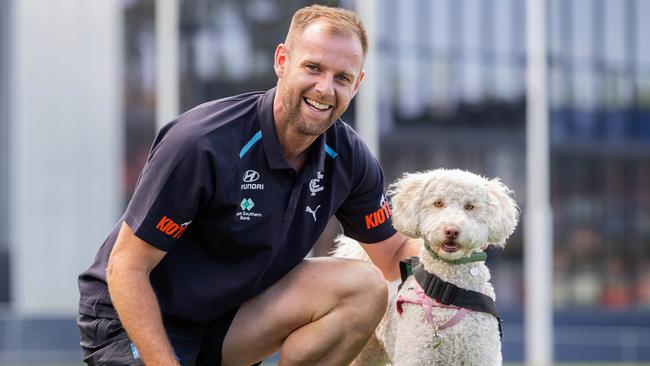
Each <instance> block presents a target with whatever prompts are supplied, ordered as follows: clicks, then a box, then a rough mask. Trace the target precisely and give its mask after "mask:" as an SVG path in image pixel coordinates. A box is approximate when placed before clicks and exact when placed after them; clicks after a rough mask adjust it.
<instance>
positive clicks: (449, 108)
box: [0, 0, 650, 365]
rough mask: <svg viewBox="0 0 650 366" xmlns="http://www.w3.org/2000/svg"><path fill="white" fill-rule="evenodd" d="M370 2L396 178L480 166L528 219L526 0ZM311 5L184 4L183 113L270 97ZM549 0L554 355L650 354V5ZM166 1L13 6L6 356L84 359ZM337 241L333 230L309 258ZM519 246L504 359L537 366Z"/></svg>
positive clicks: (4, 203) (0, 139)
mask: <svg viewBox="0 0 650 366" xmlns="http://www.w3.org/2000/svg"><path fill="white" fill-rule="evenodd" d="M366 1H374V2H375V9H376V14H375V16H376V22H377V23H376V24H377V29H376V31H375V32H376V34H375V35H374V38H373V39H371V40H370V41H371V47H374V49H375V52H377V56H378V57H377V65H376V66H375V67H376V70H377V71H376V72H375V75H376V80H374V83H375V84H374V85H375V86H376V92H377V93H378V95H377V98H378V101H379V102H378V106H377V107H378V108H379V111H380V113H379V115H378V119H377V121H376V122H377V124H378V128H379V154H378V155H379V156H378V158H379V159H380V161H381V164H382V166H383V168H384V172H385V175H386V181H387V182H391V181H393V180H394V179H395V178H397V177H399V176H400V175H401V174H402V173H403V172H406V171H417V170H425V169H432V168H438V167H448V168H462V169H468V170H472V171H474V172H477V173H480V174H483V175H486V176H488V177H495V176H498V177H501V179H502V180H503V181H504V182H505V183H506V184H507V185H508V186H509V187H511V188H512V189H513V190H514V191H515V194H516V200H517V201H518V203H519V205H520V207H521V208H522V212H526V183H527V182H526V174H525V171H526V165H525V164H526V155H525V153H526V140H525V127H526V122H525V117H526V103H525V101H526V99H525V92H526V85H525V71H526V70H525V66H526V53H525V41H526V38H525V2H524V1H523V0H401V1H392V0H366ZM311 3H312V1H299V0H278V1H271V0H239V1H235V0H183V1H181V2H180V12H179V24H180V28H179V29H180V44H179V47H180V65H179V73H180V80H181V87H180V95H179V98H180V110H181V111H185V110H187V109H189V108H191V107H193V106H195V105H197V104H200V103H202V102H205V101H208V100H212V99H216V98H221V97H225V96H229V95H232V94H237V93H242V92H247V91H253V90H266V89H268V88H271V87H273V86H274V85H275V81H276V78H275V74H274V72H273V68H272V66H273V52H274V49H275V46H276V45H277V44H278V43H279V42H282V41H283V40H284V36H285V35H286V31H287V29H288V25H289V22H290V19H291V15H292V14H293V12H294V11H295V10H297V9H298V8H300V7H302V6H304V5H308V4H311ZM320 3H324V4H329V5H340V6H343V7H346V8H350V9H354V7H355V4H356V3H358V2H355V1H352V0H348V1H344V0H342V1H327V2H320ZM547 4H548V5H547V6H548V7H547V9H548V10H547V14H548V20H547V30H548V33H547V37H548V48H549V53H548V62H549V74H548V76H549V79H548V83H549V84H548V85H549V90H548V97H549V103H550V105H549V107H550V155H551V156H550V158H551V163H550V173H551V182H550V187H551V204H552V211H553V227H554V236H553V278H554V279H553V287H552V289H553V310H554V330H553V341H552V343H553V347H554V355H555V359H556V360H557V361H558V362H576V361H585V362H588V361H602V362H605V361H607V362H610V363H614V364H621V363H642V362H646V363H647V362H650V42H648V40H647V38H646V37H647V36H648V34H650V22H649V21H648V19H650V0H549V1H548V2H547ZM155 7H156V2H155V1H154V0H90V1H89V0H56V1H42V0H0V364H2V365H14V364H16V365H17V364H39V363H45V362H60V363H66V362H68V363H75V362H78V361H79V359H80V351H79V348H78V338H79V336H78V332H77V329H76V325H75V323H74V320H75V317H76V304H77V301H78V292H77V287H76V286H77V285H76V276H77V275H78V273H79V272H81V271H82V270H83V269H84V268H85V267H86V266H88V265H89V264H90V263H91V261H92V257H93V256H94V254H95V252H96V250H97V249H98V247H99V245H100V244H101V243H102V242H103V240H104V239H105V236H106V235H107V234H108V233H109V231H110V229H111V228H112V227H113V225H114V224H115V223H116V220H117V219H118V218H119V217H120V216H121V213H122V210H123V209H124V208H125V206H126V203H127V202H128V200H129V198H130V196H131V193H132V192H133V189H134V185H135V181H136V179H137V177H138V174H139V172H140V169H141V168H142V166H143V164H144V161H145V159H146V156H147V152H148V149H149V146H150V144H151V141H152V139H153V137H154V134H155V130H156V122H155V119H156V59H155V54H156V43H155ZM362 88H363V86H362ZM355 109H356V108H355V106H354V105H351V108H350V109H349V110H348V112H346V114H345V115H344V117H343V119H344V120H345V121H346V122H348V123H349V124H351V125H352V126H355V120H356V118H355V117H356V115H355ZM339 230H340V229H339V226H338V225H337V223H336V222H332V224H331V225H330V227H329V229H328V231H327V232H326V233H325V234H324V235H323V237H322V238H321V240H320V241H319V243H318V245H317V247H316V248H315V250H314V255H324V254H326V252H327V250H328V247H329V245H330V243H331V238H332V237H333V236H334V235H336V233H337V232H338V231H339ZM522 253H523V222H522V224H521V225H520V227H519V229H518V230H517V231H516V232H515V234H514V235H513V237H512V238H511V239H510V240H509V241H508V245H507V246H506V248H505V249H503V250H492V251H490V253H489V259H488V266H489V267H490V268H491V270H492V274H493V283H494V285H495V287H496V293H497V304H498V306H499V309H500V311H501V312H502V314H503V319H504V322H505V324H504V338H503V345H504V348H503V352H504V359H505V361H507V362H521V361H522V360H523V359H524V341H523V336H524V317H523V304H524V298H525V296H526V292H531V291H535V288H525V286H524V282H523V281H524V276H523V257H522Z"/></svg>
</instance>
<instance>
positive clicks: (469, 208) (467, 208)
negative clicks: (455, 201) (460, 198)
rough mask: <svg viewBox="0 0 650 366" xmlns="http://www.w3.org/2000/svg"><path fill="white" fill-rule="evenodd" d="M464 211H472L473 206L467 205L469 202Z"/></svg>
mask: <svg viewBox="0 0 650 366" xmlns="http://www.w3.org/2000/svg"><path fill="white" fill-rule="evenodd" d="M465 209H466V210H467V211H469V210H472V209H474V205H473V204H471V203H469V202H467V203H466V204H465Z"/></svg>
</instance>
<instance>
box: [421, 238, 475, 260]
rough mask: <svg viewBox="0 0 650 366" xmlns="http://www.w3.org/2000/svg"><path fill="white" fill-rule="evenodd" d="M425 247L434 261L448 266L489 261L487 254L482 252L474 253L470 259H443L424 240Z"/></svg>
mask: <svg viewBox="0 0 650 366" xmlns="http://www.w3.org/2000/svg"><path fill="white" fill-rule="evenodd" d="M424 247H425V248H426V249H427V251H428V252H429V254H430V255H431V256H432V257H433V259H435V260H439V261H442V262H445V263H447V264H466V263H472V262H485V260H486V259H487V253H485V252H480V251H479V252H472V254H470V255H469V256H468V257H462V258H458V259H447V258H443V257H441V256H439V255H438V253H436V252H434V251H433V249H431V245H430V244H429V242H428V241H427V240H426V239H425V240H424Z"/></svg>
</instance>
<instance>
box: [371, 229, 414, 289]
mask: <svg viewBox="0 0 650 366" xmlns="http://www.w3.org/2000/svg"><path fill="white" fill-rule="evenodd" d="M361 246H362V247H363V249H364V250H365V251H366V253H368V256H369V257H370V259H371V260H372V262H373V263H374V264H375V265H376V266H377V267H379V269H380V270H381V272H382V273H383V274H384V277H385V278H386V280H388V281H394V280H396V279H398V278H399V277H400V273H399V261H401V260H402V259H404V258H408V257H413V256H417V255H418V254H419V253H420V248H422V240H421V239H412V238H409V237H407V236H406V235H404V234H402V233H399V232H398V233H395V235H393V236H391V237H390V238H388V239H386V240H384V241H381V242H378V243H373V244H363V243H361Z"/></svg>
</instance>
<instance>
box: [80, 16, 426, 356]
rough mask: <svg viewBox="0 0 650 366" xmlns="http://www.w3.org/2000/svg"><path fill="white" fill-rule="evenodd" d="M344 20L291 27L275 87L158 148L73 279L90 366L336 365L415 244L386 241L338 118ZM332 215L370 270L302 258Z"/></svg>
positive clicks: (353, 32) (346, 74)
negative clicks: (359, 246)
mask: <svg viewBox="0 0 650 366" xmlns="http://www.w3.org/2000/svg"><path fill="white" fill-rule="evenodd" d="M366 50H367V37H366V33H365V30H364V28H363V25H362V24H361V22H360V20H359V19H358V18H357V17H356V16H355V15H354V13H352V12H350V11H347V10H344V9H340V8H329V7H324V6H310V7H307V8H303V9H301V10H299V11H298V12H296V14H295V15H294V17H293V19H292V23H291V26H290V28H289V32H288V35H287V38H286V41H285V43H284V44H280V45H278V47H277V49H276V52H275V59H274V69H275V72H276V74H277V76H278V82H277V87H276V88H274V89H271V90H269V91H267V92H265V93H250V94H244V95H239V96H234V97H231V98H226V99H223V100H217V101H214V102H209V103H206V104H204V105H201V106H199V107H197V108H195V109H193V110H191V111H189V112H187V113H185V114H183V115H181V116H179V117H178V118H177V119H176V120H175V121H173V122H171V123H170V124H169V125H167V126H166V127H165V128H163V129H162V131H161V132H160V133H159V135H158V136H157V138H156V140H155V141H154V144H153V147H152V149H151V153H150V156H149V158H148V161H147V164H146V166H145V168H144V169H143V172H142V174H141V176H140V178H139V181H138V184H137V188H136V191H135V193H134V195H133V198H132V200H131V202H130V203H129V206H128V208H127V210H126V212H125V214H124V216H123V217H122V219H121V220H120V223H119V224H118V225H117V226H116V228H115V229H114V231H113V233H112V234H111V235H110V236H109V238H108V239H107V240H106V242H105V243H104V245H103V246H102V247H101V248H100V250H99V252H98V254H97V257H96V258H95V262H94V263H93V265H92V266H91V267H90V268H89V269H88V270H87V271H85V272H84V273H82V274H81V275H80V278H79V287H80V292H81V301H80V306H79V312H80V315H79V320H78V323H79V326H80V329H81V333H82V339H81V346H82V348H83V350H84V353H85V356H86V358H85V359H84V361H85V362H87V363H89V364H100V365H101V364H141V362H144V363H146V364H147V365H179V364H182V365H195V364H196V365H208V364H209V365H218V364H221V365H250V364H253V363H256V362H259V361H260V360H262V359H264V358H265V357H266V356H268V355H270V354H272V353H273V352H275V351H277V350H280V363H281V364H282V365H344V364H347V363H349V362H350V361H351V360H352V359H353V358H354V357H355V355H356V354H357V353H358V352H359V351H360V350H361V349H362V348H363V346H364V345H365V343H366V342H367V340H368V338H369V336H370V335H371V334H372V332H373V330H374V328H375V327H376V325H377V324H378V322H379V321H380V320H381V317H382V316H383V313H384V311H385V309H386V301H387V300H386V299H387V295H386V285H385V281H384V277H385V278H387V279H390V280H392V279H396V278H397V277H398V276H399V270H398V261H399V260H400V259H401V258H404V257H408V256H411V255H415V254H416V253H417V251H418V248H419V244H420V243H418V242H417V241H414V240H410V239H407V238H406V237H405V236H403V235H401V234H398V233H396V232H395V230H394V229H393V228H392V226H391V220H390V209H389V207H388V205H387V203H386V202H385V199H384V195H383V185H384V182H383V175H382V172H381V169H380V167H379V165H378V164H377V161H376V160H375V159H374V158H373V157H372V156H371V155H370V153H369V152H368V149H367V148H366V146H365V145H364V144H363V142H362V141H361V140H360V138H359V136H358V135H357V134H356V133H355V132H354V131H353V130H352V129H351V128H350V127H349V126H347V125H346V124H345V123H343V122H342V121H340V120H339V119H338V118H339V117H340V116H341V114H342V113H343V112H344V111H345V110H346V108H347V107H348V104H349V103H350V101H351V100H352V98H353V97H354V95H355V93H356V92H357V90H358V88H359V85H360V83H361V81H362V79H363V77H364V72H363V70H362V67H363V61H364V58H365V55H366ZM332 215H336V216H337V217H338V218H339V220H340V221H341V223H342V225H343V228H344V230H345V233H346V234H347V235H349V236H351V237H353V238H355V239H358V240H359V241H361V242H363V243H373V244H364V249H366V251H367V252H368V254H369V256H370V257H371V259H372V260H373V262H374V263H375V265H376V266H377V267H378V268H379V269H380V270H381V272H383V276H382V275H381V273H380V272H379V271H377V269H376V267H374V266H372V265H371V264H368V263H365V262H360V261H353V260H344V259H336V258H313V259H304V257H305V255H306V254H307V253H308V252H309V250H310V248H311V247H312V245H313V244H314V242H315V241H316V239H317V238H318V237H319V235H320V233H321V232H322V231H323V230H324V228H325V226H326V224H327V222H328V220H329V219H330V217H331V216H332Z"/></svg>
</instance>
